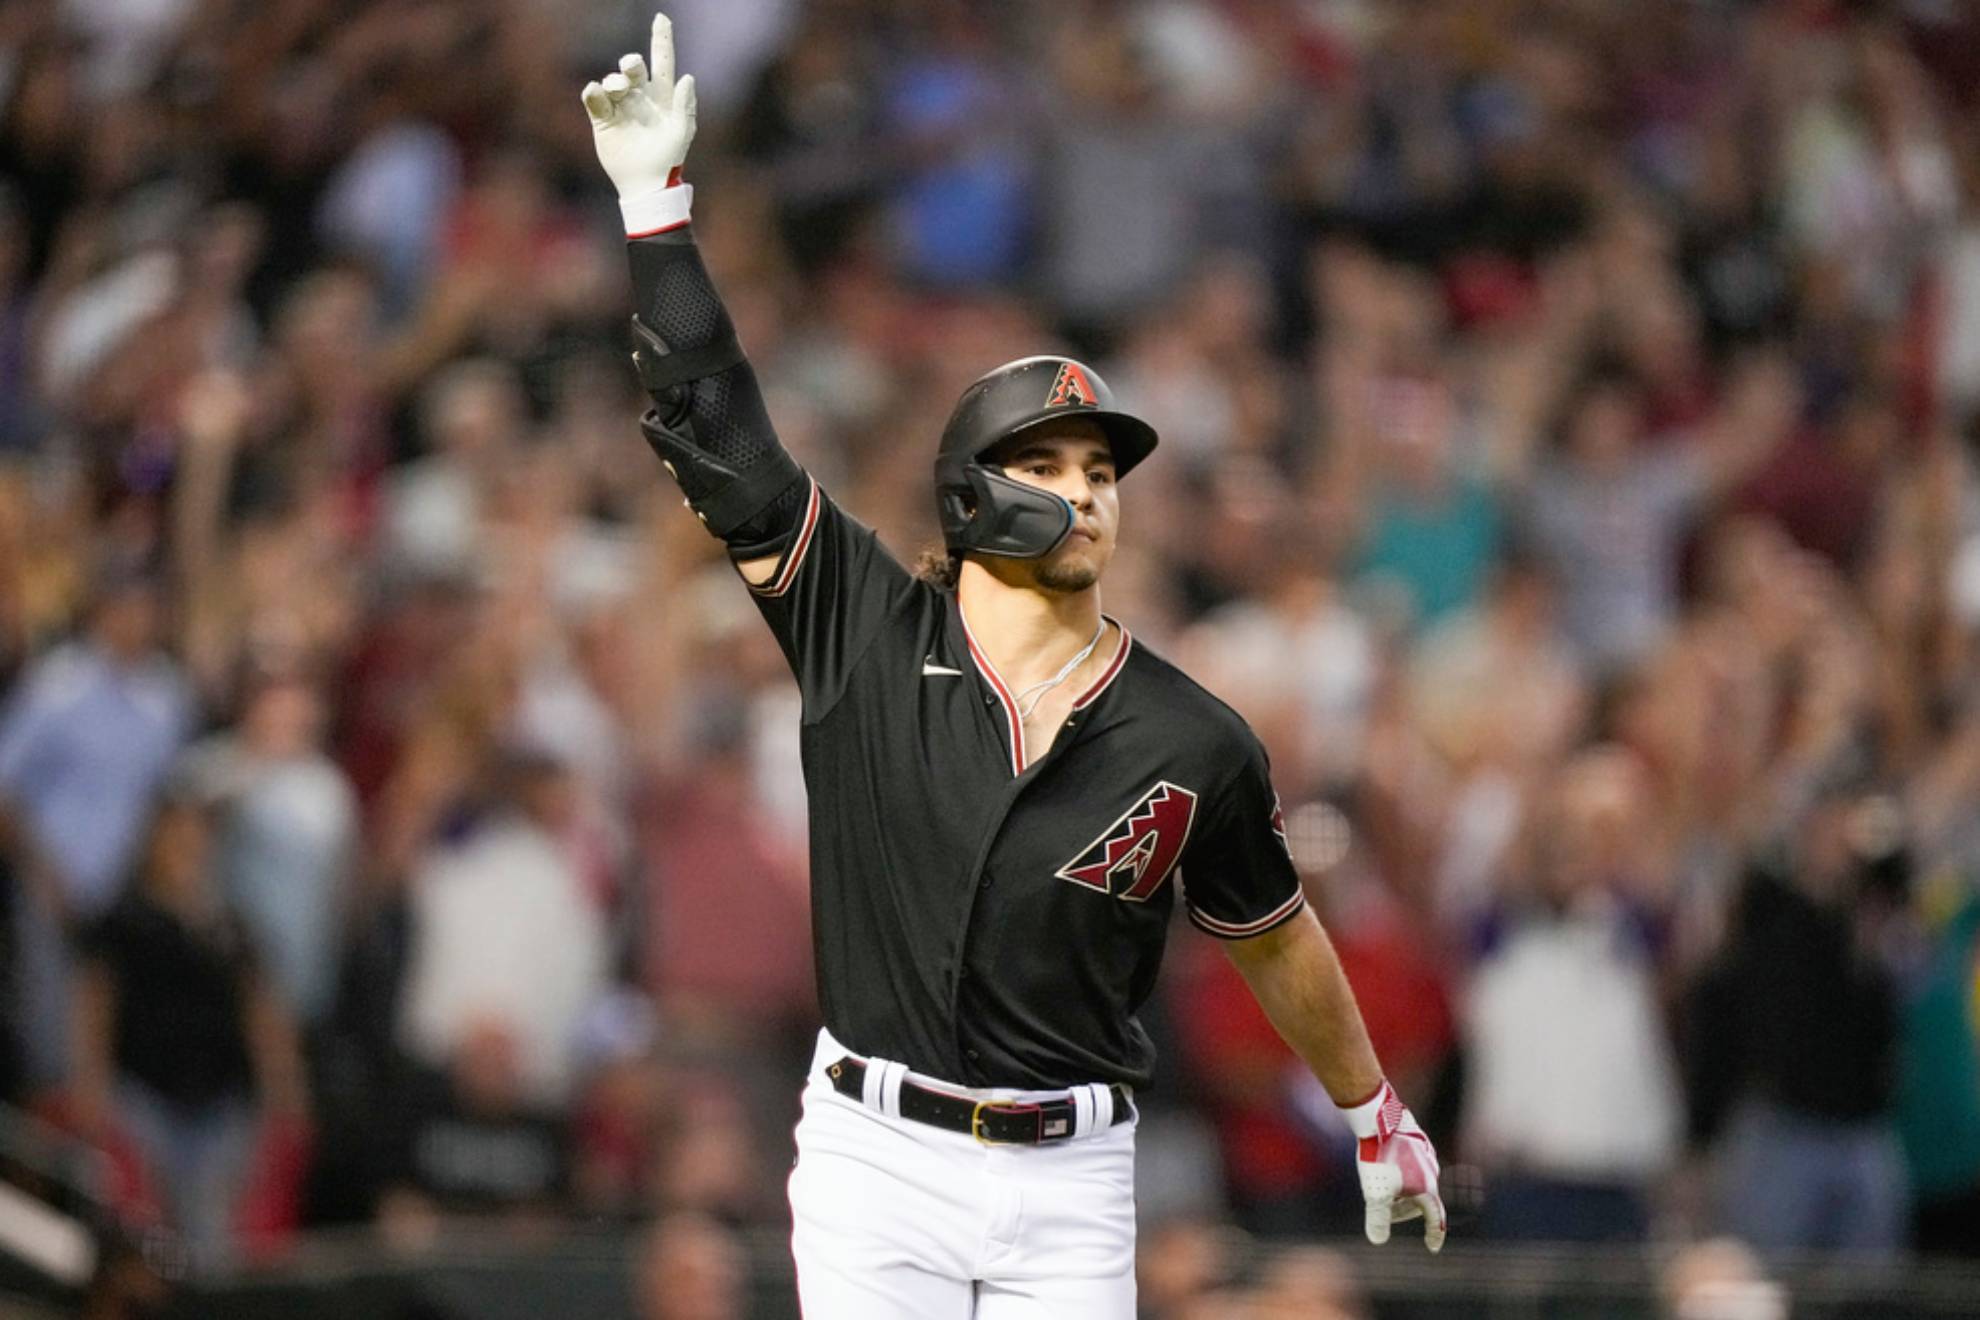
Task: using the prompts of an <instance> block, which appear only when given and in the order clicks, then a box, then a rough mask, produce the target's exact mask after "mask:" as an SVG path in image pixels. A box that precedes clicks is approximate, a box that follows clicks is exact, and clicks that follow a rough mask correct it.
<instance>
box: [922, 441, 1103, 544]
mask: <svg viewBox="0 0 1980 1320" xmlns="http://www.w3.org/2000/svg"><path fill="white" fill-rule="evenodd" d="M962 476H963V480H964V481H965V482H966V483H967V485H966V486H963V487H958V486H944V487H943V488H942V490H941V513H942V534H943V539H944V540H946V541H947V542H948V546H949V549H951V550H954V551H957V552H959V553H962V554H979V555H999V556H1002V557H1004V558H1009V559H1036V558H1038V557H1039V556H1041V555H1049V554H1051V553H1052V552H1053V551H1054V550H1056V549H1058V548H1059V546H1060V544H1061V543H1062V542H1063V541H1064V540H1065V539H1066V537H1067V536H1068V535H1070V534H1071V533H1072V529H1073V506H1072V505H1071V504H1070V503H1068V502H1067V501H1066V500H1065V499H1063V498H1061V497H1060V496H1057V495H1054V494H1053V493H1052V492H1050V491H1047V490H1040V489H1038V487H1036V486H1028V485H1026V484H1025V483H1024V482H1022V481H1018V480H1015V479H1013V478H1011V477H1007V476H1005V475H1004V474H1003V473H1001V472H999V471H997V470H996V469H995V468H991V467H985V466H984V465H983V464H981V463H967V464H964V466H963V470H962Z"/></svg>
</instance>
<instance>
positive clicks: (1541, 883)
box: [1463, 747, 1681, 1242]
mask: <svg viewBox="0 0 1980 1320" xmlns="http://www.w3.org/2000/svg"><path fill="white" fill-rule="evenodd" d="M1648 807H1649V802H1648V795H1647V792H1646V785H1645V783H1644V780H1643V775H1642V771H1641V769H1640V768H1639V766H1638V765H1637V764H1636V762H1635V760H1634V758H1633V757H1631V756H1630V754H1629V753H1627V752H1625V751H1622V750H1620V749H1617V748H1613V747H1604V748H1596V749H1592V750H1590V751H1586V752H1582V753H1580V754H1579V755H1577V756H1576V757H1574V758H1573V759H1571V760H1570V761H1569V762H1568V763H1567V764H1566V766H1564V767H1563V768H1562V769H1561V770H1560V771H1559V772H1558V773H1557V775H1556V776H1555V777H1554V779H1553V781H1552V782H1551V783H1550V784H1548V785H1547V787H1546V788H1545V790H1544V792H1543V795H1542V798H1541V800H1540V802H1539V804H1538V806H1537V809H1536V816H1535V819H1534V820H1533V822H1532V826H1533V828H1532V838H1531V840H1530V842H1529V844H1528V846H1527V851H1528V860H1527V862H1526V865H1527V866H1528V867H1530V868H1531V869H1530V871H1529V872H1528V873H1527V874H1526V875H1524V876H1515V877H1514V879H1515V881H1524V883H1516V884H1515V885H1513V886H1512V887H1510V888H1509V890H1508V892H1507V893H1506V894H1505V895H1504V897H1503V899H1502V900H1501V901H1500V902H1499V904H1497V905H1496V906H1495V910H1493V911H1491V912H1489V914H1488V915H1487V918H1486V923H1485V927H1484V930H1483V932H1482V934H1483V941H1482V943H1483V948H1482V952H1481V954H1480V956H1479V958H1478V962H1477V965H1476V967H1475V968H1474V969H1473V971H1472V974H1471V985H1470V988H1469V995H1468V1006H1467V1008H1466V1010H1465V1012H1464V1039H1465V1047H1466V1059H1467V1061H1468V1076H1467V1082H1466V1092H1465V1111H1464V1127H1463V1131H1464V1149H1465V1150H1466V1152H1467V1153H1468V1155H1469V1157H1470V1158H1472V1159H1474V1160H1476V1161H1477V1162H1478V1163H1479V1164H1480V1165H1481V1166H1482V1167H1483V1168H1484V1169H1485V1170H1486V1173H1487V1176H1488V1178H1489V1179H1490V1182H1489V1184H1488V1186H1487V1190H1486V1200H1485V1214H1484V1224H1483V1227H1484V1229H1485V1231H1486V1232H1487V1233H1489V1234H1491V1235H1492V1236H1494V1237H1504V1238H1516V1239H1517V1238H1526V1239H1540V1240H1558V1241H1585V1242H1600V1241H1633V1240H1639V1239H1641V1238H1643V1237H1644V1236H1645V1235H1646V1234H1647V1232H1648V1230H1649V1223H1650V1194H1651V1191H1652V1189H1653V1187H1654V1184H1655V1180H1656V1179H1657V1178H1658V1177H1659V1176H1660V1175H1661V1174H1663V1173H1665V1172H1666V1171H1667V1170H1668V1169H1669V1168H1670V1167H1671V1165H1672V1162H1673V1160H1674V1157H1675V1156H1676V1154H1677V1148H1678V1138H1679V1128H1680V1122H1681V1114H1680V1104H1681V1096H1680V1092H1679V1090H1678V1079H1677V1073H1676V1065H1675V1061H1674V1059H1673V1058H1672V1053H1671V1049H1670V1045H1669V1041H1668V1038H1667V1036H1666V1028H1665V1024H1664V1020H1663V1013H1662V1011H1661V1007H1660V1005H1659V1003H1658V998H1657V989H1658V985H1657V982H1658V952H1659V947H1658V946H1659V931H1658V926H1659V923H1660V918H1661V916H1662V909H1663V904H1664V901H1665V892H1664V891H1665V888H1666V886H1667V884H1668V877H1667V876H1664V875H1661V874H1659V868H1660V867H1661V866H1662V865H1663V864H1664V863H1663V861H1662V859H1660V858H1658V857H1657V856H1655V855H1654V853H1652V854H1650V855H1645V853H1646V852H1647V851H1648V850H1647V848H1646V846H1645V845H1646V844H1650V843H1652V842H1653V840H1652V838H1651V836H1650V835H1649V833H1648V831H1647V830H1646V828H1645V826H1646V823H1647V821H1646V812H1647V810H1648Z"/></svg>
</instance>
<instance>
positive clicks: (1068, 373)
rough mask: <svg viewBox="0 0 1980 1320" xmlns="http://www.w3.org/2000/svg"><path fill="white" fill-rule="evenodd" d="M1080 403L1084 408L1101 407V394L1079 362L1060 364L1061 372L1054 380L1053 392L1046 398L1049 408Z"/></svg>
mask: <svg viewBox="0 0 1980 1320" xmlns="http://www.w3.org/2000/svg"><path fill="white" fill-rule="evenodd" d="M1074 405H1078V406H1080V407H1083V408H1097V407H1099V394H1098V392H1097V391H1096V390H1095V389H1094V388H1093V382H1092V381H1090V380H1088V379H1087V378H1086V372H1085V370H1084V369H1083V368H1082V367H1081V366H1080V365H1079V363H1077V362H1062V363H1060V364H1059V374H1058V375H1057V376H1056V377H1055V378H1054V379H1053V381H1052V393H1051V395H1050V396H1049V397H1048V398H1047V399H1046V400H1045V406H1046V407H1047V408H1068V407H1072V406H1074Z"/></svg>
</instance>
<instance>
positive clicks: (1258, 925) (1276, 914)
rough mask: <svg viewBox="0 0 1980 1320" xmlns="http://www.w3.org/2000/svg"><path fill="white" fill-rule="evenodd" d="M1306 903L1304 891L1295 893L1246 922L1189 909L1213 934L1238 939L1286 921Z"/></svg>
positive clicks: (1192, 919) (1199, 922)
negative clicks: (1263, 913)
mask: <svg viewBox="0 0 1980 1320" xmlns="http://www.w3.org/2000/svg"><path fill="white" fill-rule="evenodd" d="M1305 903H1306V895H1305V894H1304V893H1303V892H1302V893H1295V894H1294V895H1293V896H1292V897H1291V898H1289V899H1287V900H1286V901H1285V902H1283V903H1281V904H1279V906H1277V907H1275V908H1273V909H1272V910H1271V911H1270V912H1268V913H1266V914H1265V915H1264V916H1262V917H1260V918H1258V920H1256V921H1245V922H1231V921H1219V920H1217V919H1216V918H1215V917H1212V916H1209V915H1207V914H1205V913H1203V912H1199V911H1198V910H1197V909H1196V908H1193V907H1192V908H1190V909H1189V919H1190V920H1191V921H1193V922H1195V923H1196V924H1197V925H1199V926H1201V927H1203V929H1205V930H1207V931H1209V932H1210V933H1211V934H1212V935H1222V936H1224V937H1225V938H1226V939H1237V938H1242V937H1244V936H1246V935H1257V934H1259V933H1260V932H1262V931H1264V930H1265V929H1266V928H1267V927H1269V926H1273V925H1276V924H1277V923H1279V922H1281V921H1284V920H1285V919H1286V918H1287V917H1290V916H1291V915H1292V914H1293V913H1295V912H1297V911H1299V909H1300V908H1301V907H1302V906H1304V905H1305Z"/></svg>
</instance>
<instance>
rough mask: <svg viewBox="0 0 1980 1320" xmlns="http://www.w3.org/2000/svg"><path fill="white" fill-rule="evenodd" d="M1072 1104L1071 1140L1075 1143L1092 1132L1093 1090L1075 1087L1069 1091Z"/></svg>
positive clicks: (1086, 1087) (1087, 1087)
mask: <svg viewBox="0 0 1980 1320" xmlns="http://www.w3.org/2000/svg"><path fill="white" fill-rule="evenodd" d="M1071 1097H1072V1104H1073V1130H1072V1135H1073V1140H1075V1141H1077V1140H1079V1139H1080V1138H1081V1137H1083V1136H1086V1135H1087V1134H1088V1133H1090V1132H1092V1131H1093V1130H1094V1122H1093V1110H1094V1101H1093V1088H1092V1087H1090V1086H1075V1087H1074V1088H1073V1089H1072V1091H1071Z"/></svg>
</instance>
